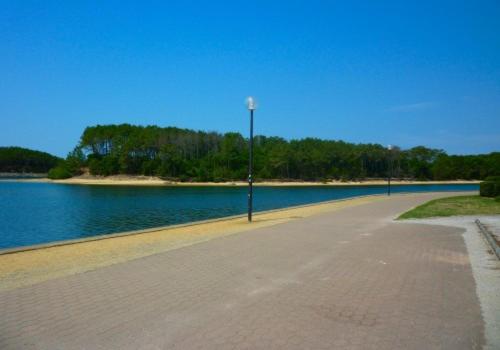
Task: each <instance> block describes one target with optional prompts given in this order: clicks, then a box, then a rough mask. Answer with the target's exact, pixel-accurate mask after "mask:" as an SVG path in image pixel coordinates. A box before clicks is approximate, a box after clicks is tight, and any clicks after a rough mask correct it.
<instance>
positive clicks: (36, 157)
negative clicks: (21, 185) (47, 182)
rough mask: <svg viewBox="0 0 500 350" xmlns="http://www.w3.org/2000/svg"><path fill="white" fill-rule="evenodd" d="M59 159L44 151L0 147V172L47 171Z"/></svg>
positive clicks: (55, 164) (56, 163)
mask: <svg viewBox="0 0 500 350" xmlns="http://www.w3.org/2000/svg"><path fill="white" fill-rule="evenodd" d="M61 161H62V159H61V158H59V157H56V156H53V155H51V154H49V153H45V152H40V151H34V150H31V149H27V148H21V147H0V173H47V172H48V171H49V170H50V169H52V168H54V167H55V166H57V165H58V164H59V163H60V162H61Z"/></svg>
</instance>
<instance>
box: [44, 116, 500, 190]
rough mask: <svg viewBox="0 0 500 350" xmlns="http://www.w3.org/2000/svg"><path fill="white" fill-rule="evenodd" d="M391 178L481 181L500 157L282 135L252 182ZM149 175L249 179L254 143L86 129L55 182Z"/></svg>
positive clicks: (257, 162)
mask: <svg viewBox="0 0 500 350" xmlns="http://www.w3.org/2000/svg"><path fill="white" fill-rule="evenodd" d="M390 164H391V165H392V166H391V168H392V169H393V170H392V171H393V176H394V177H396V178H408V179H418V180H451V179H466V180H469V179H483V178H485V177H487V176H491V175H497V174H500V153H498V152H495V153H491V154H486V155H467V156H457V155H447V154H446V153H445V152H444V151H442V150H438V149H432V148H427V147H424V146H418V147H414V148H411V149H407V150H403V149H400V148H399V147H393V148H392V150H390V151H389V150H388V149H387V148H386V147H384V146H382V145H379V144H354V143H348V142H344V141H333V140H321V139H317V138H305V139H300V140H290V141H288V140H285V139H283V138H281V137H267V136H256V137H255V138H254V178H255V179H256V180H259V179H280V180H285V179H286V180H308V181H311V180H314V181H326V180H333V179H335V180H360V179H365V178H385V177H387V175H388V169H389V165H390ZM83 168H88V170H89V172H90V173H91V174H93V175H103V176H108V175H115V174H130V175H148V176H160V177H163V178H168V179H176V180H181V181H215V182H219V181H228V180H245V179H246V178H247V175H248V174H247V172H248V139H247V138H245V137H243V136H242V135H241V134H239V133H234V132H229V133H225V134H221V133H217V132H204V131H193V130H188V129H180V128H175V127H158V126H136V125H129V124H121V125H96V126H90V127H87V128H86V129H85V130H84V132H83V134H82V136H81V139H80V142H79V144H78V145H77V146H76V147H75V149H74V150H73V151H72V152H71V153H70V154H68V157H67V158H66V160H65V162H64V163H61V164H60V165H59V166H58V167H56V168H55V169H53V171H52V177H54V178H57V177H59V178H60V177H69V176H74V175H78V174H80V173H81V172H82V169H83Z"/></svg>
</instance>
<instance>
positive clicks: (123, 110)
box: [0, 0, 500, 156]
mask: <svg viewBox="0 0 500 350" xmlns="http://www.w3.org/2000/svg"><path fill="white" fill-rule="evenodd" d="M333 3H334V2H333V1H321V2H317V1H311V0H309V1H301V2H298V1H283V2H278V1H241V2H240V1H227V2H212V1H204V2H201V1H200V2H188V1H179V2H174V1H157V2H148V1H137V2H127V1H95V2H92V1H81V2H77V1H59V2H52V1H17V0H13V1H0V121H1V126H0V145H1V146H8V145H18V146H24V147H30V148H35V149H40V150H43V151H48V152H51V153H54V154H57V155H61V156H63V155H66V153H67V152H68V151H70V150H71V149H72V148H73V146H74V145H76V143H77V142H78V140H79V137H80V135H81V133H82V131H83V129H84V127H85V126H88V125H94V124H98V123H100V124H106V123H132V124H143V125H146V124H158V125H162V126H178V127H183V128H191V129H201V130H214V131H219V132H226V131H238V132H241V133H243V134H244V135H245V136H246V135H247V133H248V131H247V130H248V115H247V112H246V110H245V107H244V104H243V101H244V99H245V97H246V96H247V95H250V94H251V95H254V96H256V97H257V99H258V100H259V104H260V108H259V110H258V111H257V113H256V124H255V128H256V133H258V134H263V135H277V136H282V137H285V138H287V139H290V138H302V137H307V136H312V137H320V138H326V139H342V140H345V141H350V142H373V143H381V144H384V145H386V144H396V145H399V146H401V147H403V148H408V147H412V146H416V145H426V146H429V147H435V148H441V149H444V150H445V151H447V152H448V153H451V154H470V153H486V152H491V151H500V2H499V1H469V2H462V1H449V2H445V1H429V2H426V1H415V2H414V3H413V4H410V3H409V2H407V1H393V2H378V1H377V2H375V1H369V2H368V1H367V2H352V3H351V2H347V1H345V2H343V4H340V2H339V3H336V4H333ZM348 3H349V4H348Z"/></svg>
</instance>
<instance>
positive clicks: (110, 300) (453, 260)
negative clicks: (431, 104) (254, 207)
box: [0, 194, 484, 350]
mask: <svg viewBox="0 0 500 350" xmlns="http://www.w3.org/2000/svg"><path fill="white" fill-rule="evenodd" d="M438 196H443V194H441V195H438V194H419V195H411V196H393V198H391V199H390V200H387V201H381V202H376V203H371V204H365V205H362V206H358V207H353V208H347V209H343V210H340V211H338V212H333V213H329V214H322V215H317V216H314V217H309V218H303V219H297V220H295V221H292V222H289V223H285V224H281V225H277V226H272V227H268V228H262V229H257V230H254V231H247V232H243V233H240V234H235V235H232V236H226V237H223V238H219V239H214V240H211V241H208V242H205V243H201V244H196V245H193V246H190V247H185V248H181V249H177V250H173V251H169V252H166V253H162V254H157V255H153V256H149V257H145V258H140V259H137V260H133V261H129V262H126V263H121V264H117V265H113V266H109V267H105V268H101V269H98V270H95V271H91V272H87V273H81V274H77V275H73V276H68V277H63V278H59V279H55V280H51V281H46V282H43V283H39V284H37V285H34V286H30V287H23V288H18V289H14V290H10V291H5V292H1V293H0V349H51V350H54V349H337V348H338V349H344V348H345V349H476V348H481V346H482V344H483V343H484V336H483V328H484V325H483V321H482V317H481V310H480V306H479V302H478V298H477V296H476V290H475V283H474V278H473V275H472V272H471V266H470V263H469V258H468V254H467V251H466V247H465V244H464V240H463V238H462V235H461V234H462V230H460V229H458V228H451V227H444V226H428V225H418V224H399V223H392V222H391V218H392V217H394V216H396V215H397V214H398V213H400V212H402V211H404V210H406V209H408V208H410V207H412V206H414V205H416V204H419V203H422V202H424V201H426V200H429V199H432V198H436V197H438Z"/></svg>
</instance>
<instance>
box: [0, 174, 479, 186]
mask: <svg viewBox="0 0 500 350" xmlns="http://www.w3.org/2000/svg"><path fill="white" fill-rule="evenodd" d="M0 179H1V178H0ZM9 181H19V182H46V183H57V184H68V185H105V186H112V185H117V186H248V183H247V182H246V181H227V182H180V181H170V180H164V179H161V178H159V177H154V176H130V175H113V176H90V175H83V176H77V177H72V178H69V179H64V180H51V179H48V178H37V179H14V180H9ZM479 183H480V181H477V180H447V181H416V180H394V179H393V180H391V185H396V186H397V185H437V184H440V185H447V184H450V185H462V184H479ZM367 185H387V180H380V179H377V180H375V179H371V180H363V181H278V180H276V181H274V180H265V181H256V182H254V186H367Z"/></svg>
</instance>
